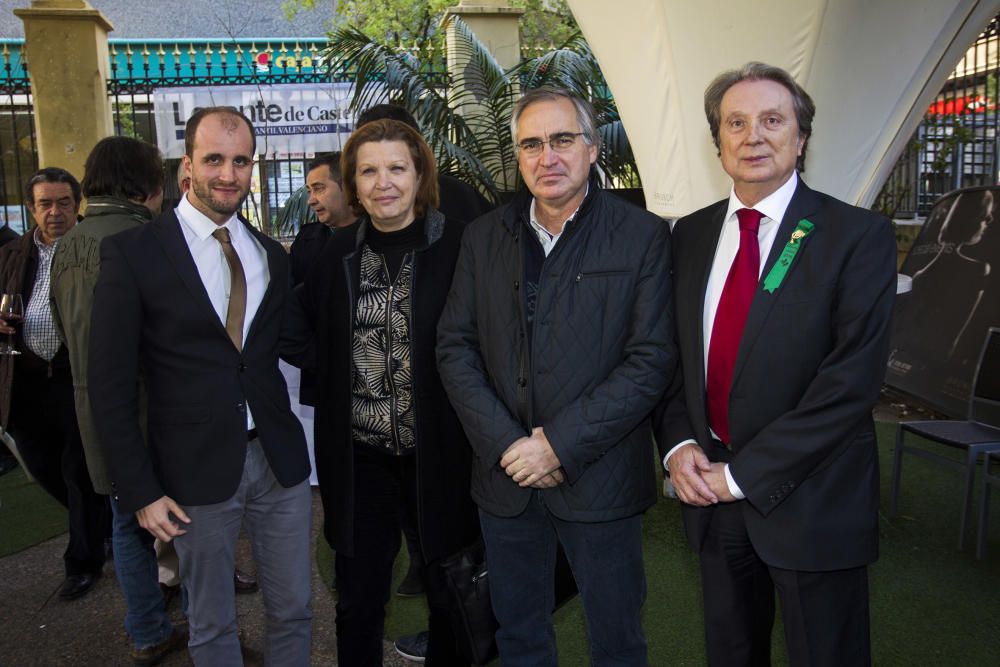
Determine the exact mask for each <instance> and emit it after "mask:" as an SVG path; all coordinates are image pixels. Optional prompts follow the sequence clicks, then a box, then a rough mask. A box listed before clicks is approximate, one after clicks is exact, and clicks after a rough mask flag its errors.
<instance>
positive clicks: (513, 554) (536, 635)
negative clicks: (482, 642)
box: [479, 492, 648, 667]
mask: <svg viewBox="0 0 1000 667" xmlns="http://www.w3.org/2000/svg"><path fill="white" fill-rule="evenodd" d="M479 517H480V522H481V524H482V529H483V540H484V541H485V543H486V562H487V563H488V565H489V573H490V576H489V581H490V597H491V599H492V602H493V613H494V614H496V617H497V621H498V622H499V624H500V629H499V630H497V635H496V639H497V647H498V648H499V649H500V662H501V663H502V664H503V665H504V667H529V666H530V667H543V666H544V667H548V666H551V667H556V665H558V658H557V655H556V639H555V629H554V628H553V626H552V608H553V606H554V603H555V601H554V597H555V594H554V591H553V588H554V581H553V579H554V571H555V561H556V540H558V541H559V543H561V544H562V546H563V550H564V551H565V552H566V558H567V560H569V564H570V568H571V569H572V570H573V577H574V578H575V579H576V583H577V587H578V588H579V589H580V596H581V598H582V599H583V610H584V613H585V615H586V617H587V634H588V635H589V637H590V661H591V665H592V667H610V666H612V665H614V666H620V667H645V666H646V665H647V664H648V661H647V657H646V637H645V635H644V634H643V631H642V621H641V618H640V612H641V610H642V605H643V603H644V602H645V600H646V575H645V572H644V570H643V564H642V517H641V516H639V515H637V516H633V517H628V518H626V519H619V520H616V521H604V522H599V523H582V522H576V521H564V520H562V519H559V518H558V517H556V516H554V515H552V514H551V513H550V512H549V510H548V508H546V507H545V503H544V501H543V499H542V494H541V492H535V493H534V494H533V495H532V497H531V501H530V502H529V503H528V507H527V508H526V509H525V510H524V512H522V513H521V514H520V515H519V516H516V517H498V516H494V515H492V514H490V513H488V512H485V511H483V510H480V511H479Z"/></svg>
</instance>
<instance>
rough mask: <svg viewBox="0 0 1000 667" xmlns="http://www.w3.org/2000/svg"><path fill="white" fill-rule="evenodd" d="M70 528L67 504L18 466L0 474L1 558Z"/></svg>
mask: <svg viewBox="0 0 1000 667" xmlns="http://www.w3.org/2000/svg"><path fill="white" fill-rule="evenodd" d="M68 529H69V519H68V515H67V514H66V508H64V507H63V506H62V505H60V504H59V503H58V502H56V500H54V499H53V498H52V496H50V495H49V494H47V493H45V491H43V490H42V487H40V486H38V485H37V484H35V483H33V482H29V481H28V479H27V478H26V477H25V476H24V471H23V470H22V469H21V468H20V467H18V468H16V469H15V470H12V471H11V472H9V473H7V474H6V475H4V476H3V477H0V558H2V557H3V556H7V555H9V554H12V553H15V552H17V551H21V550H22V549H27V548H28V547H30V546H34V545H35V544H38V543H39V542H42V541H44V540H47V539H49V538H50V537H55V536H56V535H60V534H62V533H65V532H66V531H67V530H68Z"/></svg>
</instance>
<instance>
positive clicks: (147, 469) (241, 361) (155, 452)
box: [90, 107, 311, 667]
mask: <svg viewBox="0 0 1000 667" xmlns="http://www.w3.org/2000/svg"><path fill="white" fill-rule="evenodd" d="M254 152H255V141H254V131H253V126H252V125H251V123H250V121H249V120H247V118H246V117H244V116H242V115H240V114H239V113H237V112H236V111H234V110H232V109H227V108H218V107H216V108H207V109H202V110H200V111H198V112H197V113H195V114H194V115H193V116H192V117H191V119H190V120H189V121H188V124H187V127H186V139H185V156H184V161H183V168H184V169H185V171H187V172H188V173H189V175H190V176H191V190H190V191H189V192H188V193H187V194H186V195H185V197H184V198H183V199H182V200H181V202H180V204H178V206H177V208H176V209H175V210H174V211H170V212H167V213H166V214H164V215H162V216H160V217H159V218H157V219H156V220H154V221H153V222H151V223H149V224H148V225H144V226H142V227H139V228H137V229H133V230H128V231H126V232H123V233H122V234H119V235H116V236H111V237H108V238H107V239H105V240H104V242H103V243H102V246H101V267H102V268H101V276H100V279H99V281H98V285H97V290H96V295H95V303H94V310H93V321H92V330H91V353H90V391H91V401H92V403H93V413H94V420H95V423H96V426H97V429H98V432H99V435H100V438H101V441H102V442H103V443H104V444H105V446H106V447H107V449H108V456H109V461H110V466H111V476H112V484H113V488H114V492H115V497H116V499H117V501H118V503H119V506H120V508H121V509H122V510H123V511H134V512H136V515H137V517H138V519H139V523H140V524H141V525H142V526H143V527H144V528H146V529H147V530H149V531H150V532H151V533H153V534H154V535H155V536H156V537H158V538H159V539H161V540H174V543H175V545H176V547H177V554H178V557H179V558H180V566H181V568H180V569H181V580H182V583H183V584H184V585H185V587H186V588H187V591H188V595H189V605H188V612H189V620H190V641H189V644H188V646H189V650H190V653H191V656H192V658H193V659H194V662H195V664H197V665H212V666H213V667H215V666H216V665H239V664H242V658H241V655H240V646H239V640H238V638H237V627H236V609H235V604H234V601H233V583H232V581H233V580H232V573H233V564H234V557H235V549H236V541H237V537H238V535H239V531H240V526H241V524H242V525H245V526H246V528H247V532H248V533H249V535H250V538H251V541H252V543H253V550H254V556H255V559H256V562H257V566H258V574H259V576H260V584H261V588H262V589H263V593H264V598H265V607H266V609H267V648H266V652H267V655H266V659H267V661H268V662H269V663H271V664H282V665H307V664H309V651H310V625H311V612H310V609H309V600H310V581H311V577H310V555H309V539H310V510H311V494H310V492H309V485H308V480H307V478H308V476H309V459H308V455H307V453H306V445H305V437H304V435H303V433H302V427H301V425H300V424H299V421H298V419H296V417H295V415H294V414H292V412H291V410H290V409H289V401H288V390H287V387H286V386H285V381H284V378H283V377H282V374H281V371H280V370H279V369H278V346H279V339H280V338H281V334H282V323H283V321H284V319H285V318H284V317H283V315H284V313H285V310H286V301H287V300H288V298H289V295H290V283H291V281H290V278H289V269H288V256H287V255H286V253H285V252H284V251H283V250H282V248H281V246H280V245H278V244H277V243H275V242H274V241H272V240H270V239H268V238H267V237H265V236H264V235H262V234H260V233H259V232H257V231H256V230H254V229H252V228H251V227H250V226H249V225H247V224H245V223H243V222H241V221H240V220H239V219H238V218H237V215H236V212H237V209H238V208H239V206H240V205H241V204H242V202H243V200H244V198H245V197H246V195H247V193H248V192H249V189H250V175H251V171H252V167H253V156H254ZM140 368H141V369H142V375H143V380H144V382H145V388H146V394H147V396H148V405H149V408H148V415H149V417H148V423H149V426H148V440H149V446H148V447H147V446H146V444H145V439H144V438H143V434H142V429H141V427H140V424H139V421H138V419H137V413H138V409H137V402H138V400H139V396H138V392H137V390H136V385H137V379H138V375H139V370H140Z"/></svg>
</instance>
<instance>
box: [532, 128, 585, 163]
mask: <svg viewBox="0 0 1000 667" xmlns="http://www.w3.org/2000/svg"><path fill="white" fill-rule="evenodd" d="M583 135H584V133H583V132H560V133H559V134H553V135H552V136H551V137H549V138H548V140H542V139H525V140H524V141H521V142H518V144H517V150H518V151H520V152H521V153H524V154H525V155H527V156H528V157H537V156H538V155H541V154H542V150H543V149H544V148H545V144H548V145H549V148H551V149H552V150H553V151H555V152H556V153H565V152H566V151H568V150H569V149H571V148H572V147H573V144H575V143H576V138H577V137H582V136H583Z"/></svg>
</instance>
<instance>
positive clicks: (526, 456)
mask: <svg viewBox="0 0 1000 667" xmlns="http://www.w3.org/2000/svg"><path fill="white" fill-rule="evenodd" d="M561 465H562V464H561V463H560V462H559V457H558V456H556V453H555V451H554V450H553V449H552V445H550V444H549V440H548V438H546V437H545V432H544V430H543V429H542V427H540V426H539V427H536V428H534V429H532V430H531V435H530V436H526V437H524V438H518V439H517V440H515V441H514V443H513V444H512V445H511V446H510V447H508V448H507V451H505V452H504V453H503V456H502V457H500V467H502V468H503V469H504V471H506V473H507V476H508V477H510V478H511V479H512V480H514V481H515V482H517V485H518V486H521V487H529V486H530V487H532V488H535V489H550V488H552V487H554V486H558V485H560V484H562V483H563V482H564V481H565V480H566V478H565V476H564V475H563V473H562V470H560V469H559V468H560V466H561Z"/></svg>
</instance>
